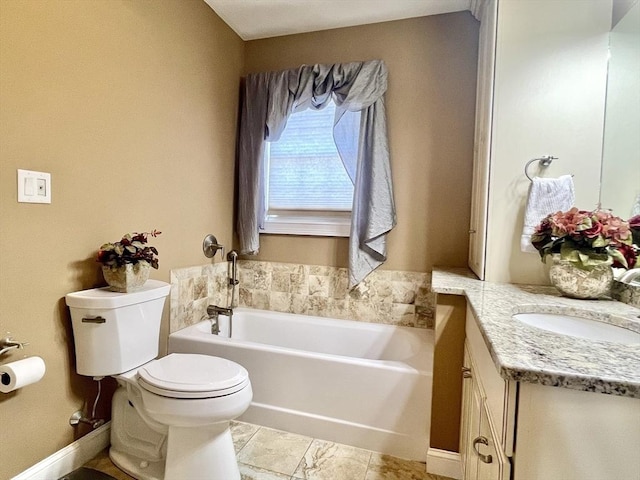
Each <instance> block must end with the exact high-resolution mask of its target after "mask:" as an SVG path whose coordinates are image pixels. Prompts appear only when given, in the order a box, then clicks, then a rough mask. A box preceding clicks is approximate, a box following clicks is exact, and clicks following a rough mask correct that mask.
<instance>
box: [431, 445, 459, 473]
mask: <svg viewBox="0 0 640 480" xmlns="http://www.w3.org/2000/svg"><path fill="white" fill-rule="evenodd" d="M427 473H430V474H432V475H442V476H443V477H450V478H455V479H456V480H461V479H462V468H461V465H460V454H459V453H456V452H450V451H448V450H439V449H437V448H430V449H428V450H427Z"/></svg>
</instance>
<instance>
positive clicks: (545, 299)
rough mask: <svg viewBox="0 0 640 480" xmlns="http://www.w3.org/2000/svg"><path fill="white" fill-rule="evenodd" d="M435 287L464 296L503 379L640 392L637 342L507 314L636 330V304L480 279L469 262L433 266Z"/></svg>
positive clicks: (639, 323)
mask: <svg viewBox="0 0 640 480" xmlns="http://www.w3.org/2000/svg"><path fill="white" fill-rule="evenodd" d="M432 289H433V291H434V292H436V293H446V294H453V295H464V296H466V298H467V301H468V302H469V305H470V306H471V308H472V309H473V311H474V313H475V316H476V319H477V321H478V325H479V327H480V331H481V332H482V335H483V336H484V341H485V343H486V345H487V347H488V349H489V352H490V353H491V356H492V358H493V361H494V362H495V364H496V368H497V370H498V372H499V373H500V375H501V376H502V377H503V378H505V379H508V380H515V381H518V382H529V383H539V384H542V385H551V386H559V387H564V388H571V389H575V390H584V391H589V392H599V393H606V394H611V395H620V396H625V397H634V398H640V345H622V344H618V343H611V342H605V341H593V340H586V339H581V338H577V337H571V336H568V335H560V334H555V333H553V332H549V331H546V330H542V329H539V328H535V327H532V326H529V325H526V324H525V323H522V322H520V321H518V320H514V319H513V318H512V315H513V314H514V313H526V312H540V313H567V314H574V315H578V316H582V317H586V318H592V319H594V320H600V321H604V322H607V323H614V324H618V325H621V326H625V327H626V328H628V329H630V330H634V331H637V332H640V317H639V316H640V309H638V308H635V307H632V306H630V305H627V304H625V303H621V302H617V301H607V300H574V299H570V298H565V297H561V296H559V293H558V291H557V290H556V289H555V288H554V287H549V286H535V285H517V284H506V283H491V282H483V281H480V280H478V279H477V278H476V277H475V276H473V274H471V273H470V272H469V271H468V270H466V269H445V268H435V269H434V271H433V276H432Z"/></svg>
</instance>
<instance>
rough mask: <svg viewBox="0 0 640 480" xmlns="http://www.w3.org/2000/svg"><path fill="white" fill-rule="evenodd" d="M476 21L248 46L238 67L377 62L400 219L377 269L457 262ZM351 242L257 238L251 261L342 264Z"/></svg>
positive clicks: (393, 25)
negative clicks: (383, 67)
mask: <svg viewBox="0 0 640 480" xmlns="http://www.w3.org/2000/svg"><path fill="white" fill-rule="evenodd" d="M477 41H478V22H477V21H476V20H474V19H473V17H472V16H471V14H470V13H469V12H460V13H454V14H448V15H438V16H432V17H423V18H417V19H409V20H401V21H396V22H387V23H381V24H375V25H365V26H360V27H352V28H342V29H337V30H328V31H322V32H314V33H309V34H301V35H291V36H285V37H277V38H272V39H265V40H256V41H251V42H247V44H246V64H245V72H246V73H251V72H260V71H270V70H280V69H285V68H293V67H297V66H299V65H301V64H303V63H304V64H314V63H336V62H348V61H359V60H371V59H382V60H384V61H385V62H386V64H387V67H388V69H389V89H388V91H387V94H386V106H387V122H388V129H389V145H390V150H391V162H392V173H393V182H394V187H395V199H396V207H397V214H398V226H397V227H396V228H395V229H394V231H393V232H392V233H391V234H390V235H389V242H388V261H387V263H386V264H385V265H384V267H383V268H386V269H392V270H405V271H420V272H425V271H430V270H431V267H432V266H433V265H451V266H464V265H466V261H467V260H466V259H467V242H468V239H467V231H468V229H469V205H470V192H471V165H472V161H473V126H474V111H475V83H476V60H477ZM347 242H348V240H347V239H335V238H312V237H294V236H281V235H278V236H276V235H261V249H260V254H259V256H258V259H260V260H273V261H280V262H295V263H306V264H319V265H331V266H346V265H347V255H348V244H347Z"/></svg>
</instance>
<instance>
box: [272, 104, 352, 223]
mask: <svg viewBox="0 0 640 480" xmlns="http://www.w3.org/2000/svg"><path fill="white" fill-rule="evenodd" d="M334 114H335V104H334V103H333V102H331V103H329V104H328V105H327V106H326V107H325V108H324V109H322V110H312V109H307V110H304V111H302V112H298V113H293V114H292V115H290V116H289V119H288V120H287V126H286V128H285V130H284V132H283V133H282V136H281V137H280V140H278V141H277V142H274V143H268V144H267V149H266V155H267V177H268V187H267V206H268V210H269V211H273V210H318V211H351V205H352V201H353V184H352V183H351V180H350V179H349V176H348V175H347V172H346V171H345V169H344V166H343V164H342V160H341V159H340V156H339V155H338V151H337V150H336V146H335V143H334V141H333V117H334Z"/></svg>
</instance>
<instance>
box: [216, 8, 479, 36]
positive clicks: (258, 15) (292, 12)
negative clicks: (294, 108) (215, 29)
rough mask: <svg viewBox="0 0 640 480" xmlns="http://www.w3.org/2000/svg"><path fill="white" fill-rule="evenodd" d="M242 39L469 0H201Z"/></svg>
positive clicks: (425, 11) (415, 13) (382, 18)
mask: <svg viewBox="0 0 640 480" xmlns="http://www.w3.org/2000/svg"><path fill="white" fill-rule="evenodd" d="M204 1H205V2H206V3H207V4H209V6H210V7H211V8H212V9H213V10H214V11H215V12H216V13H217V14H218V16H220V18H222V20H224V22H225V23H226V24H227V25H229V26H230V27H231V28H232V29H233V30H234V31H235V32H236V33H237V34H238V35H239V36H240V37H241V38H242V39H243V40H256V39H259V38H268V37H278V36H281V35H290V34H293V33H304V32H314V31H318V30H328V29H331V28H340V27H351V26H354V25H364V24H368V23H378V22H387V21H390V20H400V19H403V18H411V17H423V16H426V15H437V14H441V13H450V12H459V11H462V10H468V9H469V6H470V3H471V1H472V0H204Z"/></svg>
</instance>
